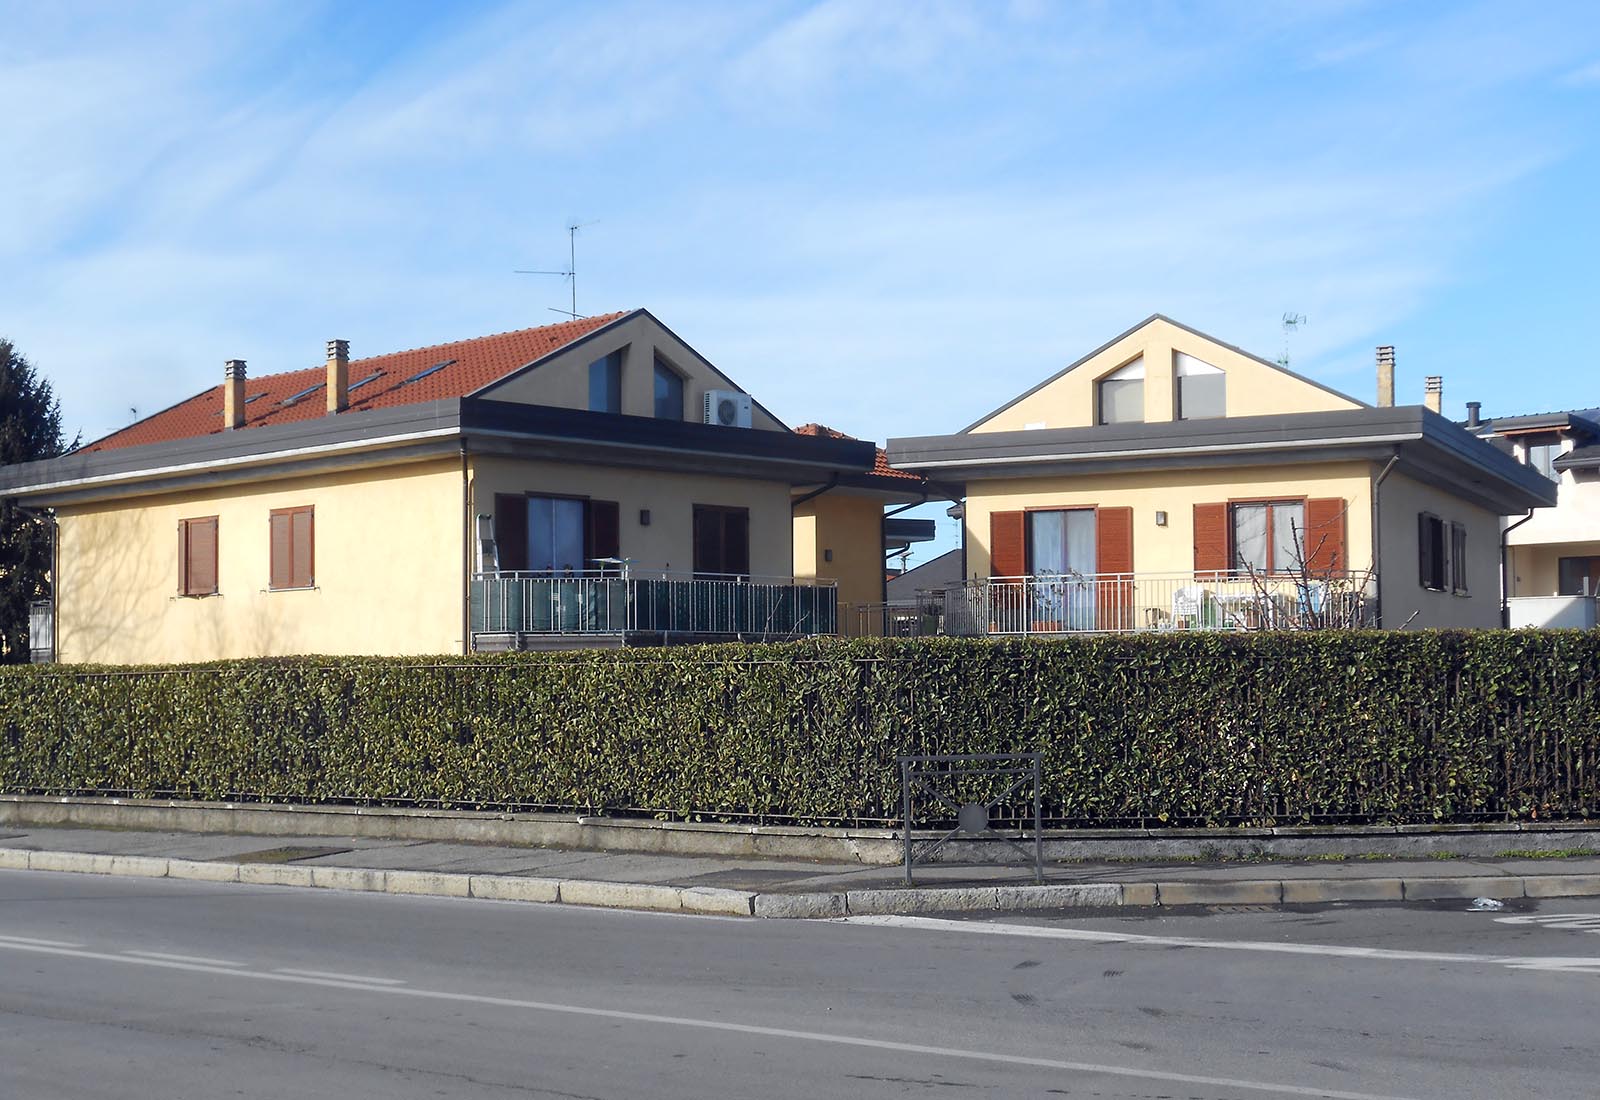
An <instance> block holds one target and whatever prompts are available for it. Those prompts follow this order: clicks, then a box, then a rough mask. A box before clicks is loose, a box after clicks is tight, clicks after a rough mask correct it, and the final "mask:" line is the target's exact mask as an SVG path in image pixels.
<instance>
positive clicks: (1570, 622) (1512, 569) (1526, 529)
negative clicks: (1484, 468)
mask: <svg viewBox="0 0 1600 1100" xmlns="http://www.w3.org/2000/svg"><path fill="white" fill-rule="evenodd" d="M1467 409H1468V417H1467V424H1466V427H1467V430H1469V431H1471V432H1474V433H1476V434H1477V435H1478V436H1479V437H1480V438H1482V439H1485V440H1487V441H1488V442H1490V443H1491V444H1493V445H1494V446H1496V447H1497V448H1499V449H1500V450H1501V451H1503V452H1505V453H1506V454H1508V455H1510V456H1511V457H1513V458H1514V459H1516V460H1517V461H1518V462H1521V463H1522V464H1524V465H1525V466H1527V467H1529V468H1530V469H1532V470H1534V471H1536V472H1538V473H1539V474H1541V475H1543V476H1544V477H1546V478H1549V479H1550V481H1551V483H1552V484H1553V485H1554V486H1555V487H1556V506H1555V507H1554V508H1540V509H1538V510H1537V511H1535V512H1533V513H1532V514H1529V515H1516V516H1511V517H1509V518H1508V520H1507V522H1506V525H1505V528H1506V529H1505V534H1504V539H1505V543H1506V573H1505V590H1506V595H1507V596H1508V597H1509V599H1508V601H1507V610H1508V618H1509V624H1510V625H1511V626H1551V627H1566V626H1570V627H1592V626H1595V625H1596V599H1595V597H1596V595H1597V594H1600V409H1577V410H1573V411H1570V412H1553V413H1538V414H1534V415H1531V416H1503V417H1496V418H1494V419H1493V420H1481V419H1479V417H1478V405H1477V402H1472V403H1469V404H1468V406H1467Z"/></svg>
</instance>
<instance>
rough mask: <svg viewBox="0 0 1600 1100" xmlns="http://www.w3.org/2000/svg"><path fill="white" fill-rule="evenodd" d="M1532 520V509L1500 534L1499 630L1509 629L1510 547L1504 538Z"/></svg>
mask: <svg viewBox="0 0 1600 1100" xmlns="http://www.w3.org/2000/svg"><path fill="white" fill-rule="evenodd" d="M1532 518H1533V509H1532V508H1529V509H1528V514H1527V515H1525V516H1523V517H1522V518H1521V519H1519V520H1517V522H1515V523H1513V524H1511V525H1510V526H1508V527H1507V528H1506V529H1505V530H1504V531H1501V532H1500V629H1502V630H1509V629H1510V628H1511V547H1510V546H1509V545H1508V544H1507V542H1506V536H1507V535H1509V534H1511V532H1513V531H1515V530H1516V529H1517V528H1518V527H1521V526H1522V525H1523V524H1524V523H1527V522H1528V521H1529V520H1530V519H1532Z"/></svg>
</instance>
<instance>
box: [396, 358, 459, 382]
mask: <svg viewBox="0 0 1600 1100" xmlns="http://www.w3.org/2000/svg"><path fill="white" fill-rule="evenodd" d="M454 362H455V360H454V359H446V360H445V361H444V362H443V363H435V364H434V365H433V366H431V367H429V368H428V369H427V370H422V371H418V372H417V373H416V374H413V375H412V376H411V377H410V378H407V379H406V380H405V381H404V382H402V383H400V384H401V385H402V386H409V385H411V383H413V382H418V381H421V380H422V379H424V378H426V377H428V375H430V374H432V373H433V372H434V371H440V370H444V369H445V368H446V367H448V366H449V365H450V364H451V363H454Z"/></svg>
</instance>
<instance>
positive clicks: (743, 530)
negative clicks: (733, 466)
mask: <svg viewBox="0 0 1600 1100" xmlns="http://www.w3.org/2000/svg"><path fill="white" fill-rule="evenodd" d="M694 571H695V574H696V575H697V576H708V577H726V576H746V575H748V574H749V572H750V509H748V508H724V507H719V506H717V505H711V504H696V505H695V506H694Z"/></svg>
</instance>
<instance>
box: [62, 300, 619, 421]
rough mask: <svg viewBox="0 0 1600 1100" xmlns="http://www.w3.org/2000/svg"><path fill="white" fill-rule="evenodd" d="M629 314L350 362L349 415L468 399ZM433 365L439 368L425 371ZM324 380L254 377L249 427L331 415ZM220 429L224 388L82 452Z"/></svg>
mask: <svg viewBox="0 0 1600 1100" xmlns="http://www.w3.org/2000/svg"><path fill="white" fill-rule="evenodd" d="M628 316H630V314H629V313H625V312H624V313H607V314H603V315H601V316H598V317H584V318H580V319H578V320H574V321H561V322H559V323H557V324H553V325H540V326H538V327H537V328H526V329H519V330H518V331H515V332H502V333H499V334H497V335H494V336H479V337H477V338H475V339H471V340H457V341H455V342H454V343H449V344H434V345H432V346H431V347H425V348H413V349H411V350H410V351H397V352H391V353H389V354H387V355H377V356H373V357H371V358H368V359H354V360H351V362H350V387H351V392H350V407H349V408H348V409H347V410H345V411H346V412H362V411H366V410H370V409H387V408H394V407H396V406H400V405H415V404H420V403H422V402H425V401H437V400H440V399H442V398H453V397H467V396H469V395H471V394H474V393H476V392H477V391H479V390H481V389H483V388H484V387H485V386H489V385H492V384H493V383H495V382H498V381H500V380H501V379H502V378H504V377H506V376H507V375H509V374H512V373H513V372H515V371H518V370H521V369H522V368H524V367H527V366H529V365H530V364H532V363H535V362H537V361H538V360H540V359H543V358H545V357H546V356H549V355H550V354H552V353H553V352H556V351H559V350H560V349H561V348H563V347H565V346H566V345H568V344H571V343H572V342H574V341H576V340H579V339H582V338H583V337H585V336H589V335H591V334H592V333H595V332H598V331H599V330H600V329H603V328H605V327H607V326H608V325H611V324H614V323H616V322H617V321H620V320H622V319H623V318H624V317H628ZM441 364H445V365H443V366H440V365H441ZM430 367H439V369H438V370H434V371H433V372H432V373H427V374H424V372H427V371H428V370H429V368H430ZM326 381H327V365H326V364H325V363H323V364H318V365H317V366H315V367H308V368H306V369H305V370H294V371H285V372H283V373H280V374H267V375H262V376H261V377H259V378H251V379H249V380H248V381H247V382H246V383H245V390H244V392H245V408H244V412H245V422H244V427H245V428H246V429H249V428H259V427H265V426H268V425H274V424H288V423H292V422H294V421H297V420H313V419H320V418H322V417H324V416H326V415H327V400H326V398H325V397H324V396H323V391H322V387H323V386H324V384H325V383H326ZM297 395H299V397H298V400H296V397H297ZM340 415H344V414H343V413H341V414H340ZM222 431H223V426H222V386H221V385H220V384H218V385H216V386H213V387H211V388H210V389H208V390H205V391H203V392H201V393H198V394H195V395H194V396H193V397H191V398H189V399H188V400H186V401H180V402H179V403H178V404H176V405H173V406H172V407H171V408H169V409H164V410H162V411H161V412H158V413H156V414H155V415H154V416H147V417H145V418H144V419H143V420H140V421H139V422H137V423H135V424H130V425H129V426H128V427H126V428H122V429H121V430H119V431H115V432H112V433H111V434H110V435H108V436H106V437H104V438H103V439H98V440H96V441H95V442H93V443H90V444H89V445H87V446H86V447H83V448H82V451H86V452H93V451H107V450H113V449H116V448H120V447H136V446H139V445H141V444H146V443H169V442H172V441H174V440H179V439H192V438H197V437H200V436H206V435H218V434H221V432H222Z"/></svg>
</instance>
